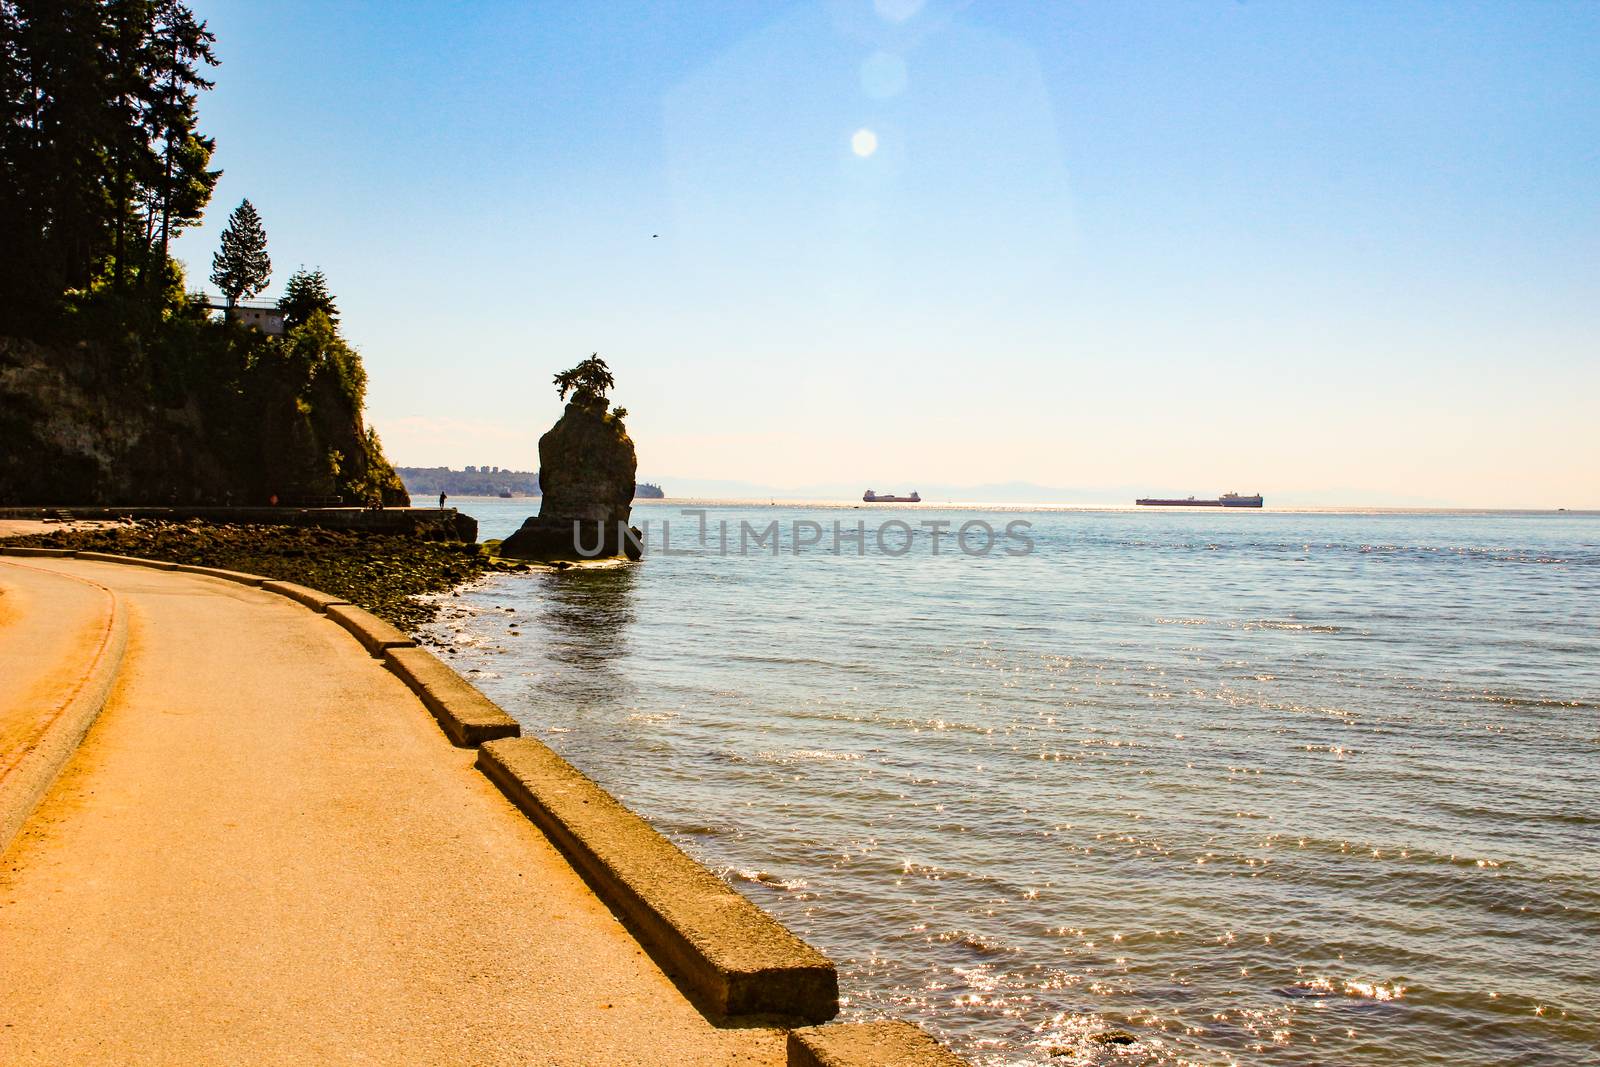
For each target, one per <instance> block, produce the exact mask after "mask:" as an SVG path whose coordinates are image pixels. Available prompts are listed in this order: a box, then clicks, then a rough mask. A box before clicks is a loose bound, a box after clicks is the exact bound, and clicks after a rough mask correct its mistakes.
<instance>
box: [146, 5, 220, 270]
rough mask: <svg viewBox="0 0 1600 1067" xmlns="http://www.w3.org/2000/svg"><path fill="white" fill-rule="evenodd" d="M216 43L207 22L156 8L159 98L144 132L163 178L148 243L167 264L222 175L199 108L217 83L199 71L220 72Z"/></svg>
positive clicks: (152, 197) (154, 64)
mask: <svg viewBox="0 0 1600 1067" xmlns="http://www.w3.org/2000/svg"><path fill="white" fill-rule="evenodd" d="M215 41H216V37H215V35H213V34H212V33H211V31H210V30H208V29H206V24H205V23H204V22H197V21H195V17H194V13H193V12H192V11H190V10H189V9H188V8H187V7H185V6H184V5H183V4H181V3H178V2H177V0H162V2H160V3H159V4H157V7H156V13H155V22H154V29H153V33H152V42H151V44H152V47H151V49H150V57H151V68H150V74H151V79H150V80H151V83H152V84H153V86H154V87H155V90H156V92H155V95H154V98H153V101H152V104H151V107H150V109H149V112H148V114H147V116H146V122H145V130H146V135H147V137H148V138H149V140H150V143H152V144H154V145H156V146H157V150H158V152H159V155H160V159H161V172H160V175H159V177H158V178H157V179H156V180H155V181H153V182H152V183H151V190H150V194H149V207H148V209H147V212H146V218H147V220H148V228H147V230H146V235H145V237H146V241H147V243H148V244H150V245H152V246H154V247H155V248H158V249H159V250H160V259H161V260H163V261H164V260H165V259H166V258H167V248H168V246H169V244H170V242H171V240H172V238H173V237H174V236H175V235H176V234H177V233H178V232H179V231H180V230H182V229H183V228H184V227H186V226H192V225H194V224H195V223H197V222H199V221H200V214H201V212H202V211H203V210H204V209H205V206H206V203H207V202H208V201H209V200H210V199H211V191H212V189H214V188H215V187H216V184H217V179H218V178H220V177H221V176H222V172H221V171H220V170H208V169H207V167H208V165H209V164H210V162H211V153H212V152H213V151H214V150H215V148H216V142H215V141H213V140H212V139H211V138H209V137H203V136H201V135H200V134H199V132H198V130H197V127H198V122H199V118H198V114H197V110H196V107H195V105H196V102H197V100H198V98H199V94H200V92H201V91H202V90H205V89H209V88H211V85H212V83H211V82H210V81H207V80H206V79H205V78H204V77H202V76H201V74H200V69H199V65H200V64H202V63H204V64H205V65H207V66H212V67H214V66H216V65H217V57H216V55H215V53H213V52H212V50H211V46H212V44H213V43H215Z"/></svg>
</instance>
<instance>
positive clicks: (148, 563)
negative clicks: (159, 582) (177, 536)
mask: <svg viewBox="0 0 1600 1067" xmlns="http://www.w3.org/2000/svg"><path fill="white" fill-rule="evenodd" d="M76 555H77V558H79V559H92V560H99V561H100V562H101V563H124V564H126V563H131V564H133V565H134V566H136V567H151V568H153V569H155V570H158V571H170V570H175V569H176V568H177V566H178V565H177V564H176V563H168V562H167V561H166V560H164V559H140V558H139V557H138V556H118V555H114V554H113V553H110V552H78V553H76Z"/></svg>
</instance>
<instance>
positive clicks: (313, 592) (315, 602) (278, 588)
mask: <svg viewBox="0 0 1600 1067" xmlns="http://www.w3.org/2000/svg"><path fill="white" fill-rule="evenodd" d="M261 588H263V589H265V590H266V591H267V592H269V593H277V594H278V595H279V596H286V597H288V598H289V599H290V600H293V601H296V602H298V603H301V604H304V605H305V606H306V607H308V608H310V609H311V610H312V611H327V610H328V609H329V608H330V607H332V606H333V605H335V604H348V603H349V601H348V600H345V599H343V598H342V597H336V596H329V595H328V594H327V593H324V592H322V591H321V590H320V589H312V588H309V587H307V586H304V585H296V584H295V583H294V582H279V581H266V582H262V583H261Z"/></svg>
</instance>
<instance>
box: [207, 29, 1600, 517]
mask: <svg viewBox="0 0 1600 1067" xmlns="http://www.w3.org/2000/svg"><path fill="white" fill-rule="evenodd" d="M195 8H196V10H197V12H198V13H199V14H200V15H201V17H203V18H206V19H207V20H208V21H209V23H210V25H211V27H212V29H213V30H214V31H215V32H216V34H217V36H218V44H217V51H218V54H219V55H220V57H221V58H222V60H223V65H222V66H221V67H220V68H218V69H217V70H216V71H215V78H216V81H217V88H216V90H215V91H214V92H212V93H210V94H208V96H207V97H206V98H205V100H204V101H203V104H202V119H203V125H204V128H205V129H206V130H207V132H209V133H211V134H212V135H214V136H216V137H217V138H218V141H219V149H218V154H217V157H216V162H217V164H218V165H219V166H221V167H223V168H224V170H225V175H224V177H223V179H222V181H221V183H220V185H219V186H218V190H217V196H216V198H215V200H214V201H213V203H212V207H211V209H210V212H209V215H208V218H207V221H206V225H205V226H204V227H202V228H199V229H197V230H194V231H191V232H189V233H188V234H186V235H185V236H184V237H183V239H182V240H181V241H180V243H179V245H178V254H179V255H180V257H182V258H184V259H185V260H186V261H187V262H188V264H189V266H190V274H191V279H192V280H198V279H201V278H203V277H204V275H205V274H206V273H207V272H208V271H209V262H210V254H211V251H212V250H213V249H214V248H215V246H216V241H217V236H218V234H219V232H220V229H221V226H222V224H223V222H224V220H225V217H226V215H227V212H228V211H229V210H231V209H232V208H233V206H234V205H236V204H237V203H238V202H239V200H240V198H241V197H249V198H250V199H251V200H252V201H253V202H254V203H255V204H256V206H257V207H258V208H259V209H260V210H261V213H262V215H263V217H264V219H265V222H266V226H267V231H268V234H269V237H270V241H271V252H272V256H273V261H274V263H275V265H276V266H277V275H276V277H275V278H274V283H273V288H272V289H271V290H269V294H276V292H277V291H279V290H280V289H281V286H282V284H283V281H284V280H285V279H286V278H287V276H288V272H289V271H290V270H292V269H293V268H294V267H296V266H298V265H300V264H305V265H307V266H320V267H321V268H323V269H324V270H325V271H326V272H327V274H328V276H329V279H330V281H331V283H332V285H333V288H334V291H335V293H336V294H337V296H338V298H339V302H340V307H341V309H342V311H343V314H344V327H345V332H346V334H347V336H349V337H350V338H351V339H352V341H353V342H354V343H355V344H356V345H357V346H358V347H359V348H360V349H361V351H362V353H363V355H364V357H365V359H366V362H367V367H368V370H369V372H370V375H371V386H370V393H369V398H368V414H369V417H370V419H371V421H372V422H373V423H374V424H375V425H376V426H377V428H378V430H379V431H380V433H381V434H382V435H383V437H384V440H385V443H386V445H387V448H388V451H389V453H390V454H391V457H392V458H393V459H394V460H395V461H396V462H398V463H402V464H418V465H423V464H426V465H438V464H446V463H448V464H450V465H453V466H460V465H463V464H468V463H472V464H477V463H484V464H494V465H499V466H506V467H516V468H531V467H533V466H534V465H535V464H536V462H537V460H536V442H537V439H538V436H539V434H540V433H541V432H542V431H543V430H544V429H546V428H547V427H548V426H549V425H550V423H551V422H552V421H553V420H554V419H555V417H556V416H557V415H558V414H559V410H560V408H559V404H558V402H557V401H556V398H555V395H554V391H553V390H552V389H551V388H550V387H549V381H550V377H551V375H552V374H554V373H555V372H556V371H557V370H560V369H562V368H564V367H567V366H570V365H571V364H572V363H574V362H576V361H577V360H578V359H579V358H581V357H583V356H586V355H588V354H589V353H590V352H592V351H598V352H600V353H601V354H602V355H603V356H605V357H606V358H607V359H608V360H609V361H610V363H611V365H612V367H613V369H614V371H615V372H616V374H617V378H618V383H619V385H618V389H617V392H616V399H617V401H618V402H619V403H621V404H624V405H626V406H627V407H628V408H629V410H630V411H631V412H632V414H631V416H630V419H629V425H630V427H631V428H632V431H633V435H634V438H635V440H636V442H637V444H638V447H639V452H640V465H641V473H642V474H644V475H649V476H655V477H659V478H662V479H665V480H667V481H668V483H669V484H668V489H669V490H672V489H673V488H674V485H673V484H671V483H672V481H673V480H674V479H677V480H679V481H680V482H681V484H683V485H690V484H692V482H691V480H693V479H728V480H739V481H745V482H751V483H755V484H759V485H765V486H773V487H780V488H781V487H792V488H805V489H810V490H820V489H827V488H828V487H839V488H840V489H841V490H844V489H849V490H854V491H856V492H859V490H860V489H861V488H865V487H866V486H867V485H872V486H874V487H877V488H879V489H894V488H900V489H907V488H911V487H913V486H917V485H931V484H936V483H939V484H946V485H961V484H976V483H985V482H1006V481H1029V482H1035V483H1040V484H1043V485H1050V486H1064V487H1079V488H1082V489H1084V490H1085V491H1086V492H1087V493H1088V494H1089V495H1091V496H1093V495H1095V494H1097V493H1098V494H1100V495H1104V496H1107V497H1108V498H1115V499H1120V498H1121V496H1122V495H1123V489H1124V487H1131V486H1137V487H1139V488H1141V489H1147V490H1149V491H1151V492H1181V493H1184V494H1187V493H1191V492H1194V493H1202V494H1211V493H1215V492H1219V491H1222V490H1225V489H1237V490H1239V491H1241V492H1250V491H1254V490H1260V491H1262V492H1265V493H1267V494H1268V495H1269V497H1273V498H1275V499H1280V500H1291V499H1292V500H1296V501H1301V502H1328V503H1347V502H1352V501H1358V500H1366V501H1372V502H1383V503H1391V502H1405V501H1416V502H1436V503H1455V504H1467V505H1501V506H1551V507H1553V506H1568V507H1577V506H1600V4H1595V3H1503V4H1469V3H1449V4H1444V3H1440V4H1409V3H1399V2H1395V3H1371V4H1358V3H1327V4H1309V3H1277V2H1250V3H1221V2H1219V3H1183V4H1179V3H1158V4H1137V3H1135V4H1121V3H1117V4H1111V3H1098V2H1096V3H1084V4H1073V3H1054V4H1032V3H1016V4H983V3H975V4H971V5H952V4H941V3H938V2H936V0H930V2H928V3H926V4H918V3H916V2H915V0H878V2H877V3H876V4H875V3H873V2H872V0H864V2H857V0H851V2H845V0H826V2H822V3H796V4H775V5H757V4H750V3H725V4H718V3H684V4H674V5H665V4H660V5H657V4H638V5H630V4H590V3H573V4H536V5H530V4H521V3H506V4H464V5H457V4H439V5H432V4H428V5H424V4H417V5H404V4H399V3H390V2H382V3H379V2H373V3H367V4H343V3H341V4H324V3H304V4H300V3H280V2H275V3H272V4H261V3H232V2H226V3H225V2H211V0H196V2H195ZM861 131H870V132H871V136H870V137H868V136H863V135H861ZM874 140H875V143H876V149H875V150H874V151H872V152H871V154H869V155H862V154H859V153H858V151H857V149H865V148H867V147H870V145H869V143H868V142H872V141H874ZM653 234H659V237H654V236H652V235H653Z"/></svg>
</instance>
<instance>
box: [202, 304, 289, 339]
mask: <svg viewBox="0 0 1600 1067" xmlns="http://www.w3.org/2000/svg"><path fill="white" fill-rule="evenodd" d="M195 299H196V300H197V301H198V302H200V303H202V304H204V305H205V306H206V307H208V308H210V309H211V310H212V311H220V312H222V313H223V314H224V315H227V316H228V317H229V318H231V319H236V320H237V321H239V322H242V323H244V324H245V325H246V326H254V327H255V328H256V329H258V330H260V331H261V332H262V333H265V334H271V335H272V336H274V337H282V336H283V333H284V326H283V312H282V311H279V310H278V302H277V301H276V300H240V301H237V302H236V303H234V304H233V305H232V306H231V307H230V306H229V304H228V301H227V298H226V297H221V296H212V295H210V294H209V293H199V294H196V296H195Z"/></svg>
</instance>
